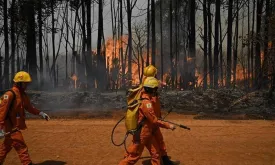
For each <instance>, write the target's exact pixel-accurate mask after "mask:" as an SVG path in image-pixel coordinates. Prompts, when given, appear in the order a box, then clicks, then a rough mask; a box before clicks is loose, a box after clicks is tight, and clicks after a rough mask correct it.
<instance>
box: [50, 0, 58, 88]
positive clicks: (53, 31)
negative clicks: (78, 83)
mask: <svg viewBox="0 0 275 165" xmlns="http://www.w3.org/2000/svg"><path fill="white" fill-rule="evenodd" d="M54 3H55V1H54V0H51V18H52V55H53V62H52V69H51V71H50V72H51V73H52V76H53V81H54V88H55V87H57V83H56V78H57V77H56V70H55V60H56V57H55V26H54V23H55V19H54Z"/></svg>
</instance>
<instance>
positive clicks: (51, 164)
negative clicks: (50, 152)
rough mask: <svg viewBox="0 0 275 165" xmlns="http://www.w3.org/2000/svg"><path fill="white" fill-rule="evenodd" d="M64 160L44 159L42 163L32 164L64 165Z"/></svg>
mask: <svg viewBox="0 0 275 165" xmlns="http://www.w3.org/2000/svg"><path fill="white" fill-rule="evenodd" d="M65 164H67V163H66V162H63V161H57V160H46V161H44V162H42V163H35V164H34V165H65Z"/></svg>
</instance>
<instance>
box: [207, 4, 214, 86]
mask: <svg viewBox="0 0 275 165" xmlns="http://www.w3.org/2000/svg"><path fill="white" fill-rule="evenodd" d="M207 4H208V7H207V9H208V12H207V18H208V61H209V62H208V65H209V78H210V88H213V64H212V19H211V17H212V13H211V1H210V0H208V3H207Z"/></svg>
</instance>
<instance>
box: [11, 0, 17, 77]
mask: <svg viewBox="0 0 275 165" xmlns="http://www.w3.org/2000/svg"><path fill="white" fill-rule="evenodd" d="M15 16H16V13H15V0H12V1H11V7H10V18H11V19H10V32H11V35H10V37H11V80H12V78H13V76H14V74H15V46H16V45H15V27H14V25H15Z"/></svg>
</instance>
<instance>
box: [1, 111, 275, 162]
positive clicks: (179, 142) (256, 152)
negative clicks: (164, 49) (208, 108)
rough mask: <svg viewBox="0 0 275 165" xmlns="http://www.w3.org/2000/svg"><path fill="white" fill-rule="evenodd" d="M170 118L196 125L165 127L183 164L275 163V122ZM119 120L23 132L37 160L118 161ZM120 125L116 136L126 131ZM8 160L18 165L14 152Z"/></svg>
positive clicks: (34, 125)
mask: <svg viewBox="0 0 275 165" xmlns="http://www.w3.org/2000/svg"><path fill="white" fill-rule="evenodd" d="M168 119H169V120H171V121H175V122H178V123H184V124H185V125H188V126H190V127H191V128H192V130H191V131H186V130H182V129H176V130H175V131H170V130H163V131H162V132H163V134H164V138H165V142H166V144H167V146H168V152H169V155H170V156H171V157H172V160H174V161H178V163H179V164H180V165H210V164H211V165H274V164H275V122H274V121H253V120H246V121H239V120H228V121H224V120H193V119H191V118H187V117H184V116H181V115H175V114H173V115H172V116H169V117H168ZM116 121H117V118H114V119H87V120H80V119H76V120H73V119H68V120H66V119H58V120H57V119H56V120H51V121H49V122H46V121H43V120H28V121H27V125H28V130H26V131H24V132H23V134H24V138H25V140H26V142H27V145H28V147H29V151H30V155H31V157H32V159H33V161H34V163H35V164H39V165H63V164H69V165H117V164H118V162H119V161H120V160H121V159H122V157H123V154H124V149H123V147H115V146H113V145H112V144H111V141H110V134H111V130H112V128H113V126H114V124H115V123H116ZM122 127H123V126H122V125H121V127H119V129H118V131H116V133H117V134H116V135H122V132H123V128H122ZM115 139H116V140H117V139H118V136H115ZM147 156H148V152H147V151H145V152H144V154H143V157H145V158H142V159H141V160H140V161H139V162H138V163H137V165H142V164H148V162H149V158H148V157H147ZM146 157H147V158H146ZM5 164H6V165H19V164H20V162H19V159H18V157H17V154H16V153H15V151H14V150H12V152H11V153H9V155H8V157H7V160H6V162H5ZM149 164H150V163H149Z"/></svg>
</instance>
